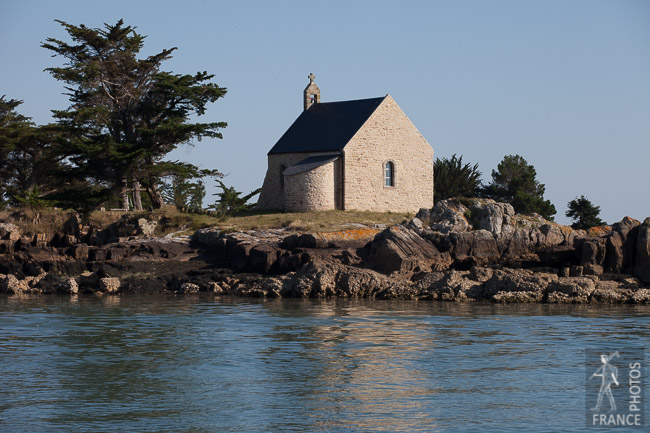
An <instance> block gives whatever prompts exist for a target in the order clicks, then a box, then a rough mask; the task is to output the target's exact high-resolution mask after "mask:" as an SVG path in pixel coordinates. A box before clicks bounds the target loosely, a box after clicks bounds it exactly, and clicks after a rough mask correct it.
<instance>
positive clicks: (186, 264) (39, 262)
mask: <svg viewBox="0 0 650 433" xmlns="http://www.w3.org/2000/svg"><path fill="white" fill-rule="evenodd" d="M155 226H156V221H152V220H147V219H142V218H140V219H139V218H137V217H133V216H129V215H125V216H124V217H123V218H122V219H121V220H120V221H118V222H116V223H113V224H111V225H110V226H108V227H106V228H105V229H103V230H97V229H96V228H93V227H84V226H82V225H81V224H80V221H79V220H78V219H77V217H76V216H73V217H72V218H71V219H70V220H69V221H68V222H67V223H66V224H65V225H64V227H63V228H62V230H61V232H59V233H56V234H54V235H52V236H46V235H43V234H36V235H34V236H23V235H22V233H21V232H20V229H19V228H18V227H17V226H15V225H13V224H11V223H0V293H6V294H10V295H21V294H47V293H70V294H77V293H92V294H95V295H116V294H118V295H119V294H123V293H198V292H209V293H212V294H214V295H219V296H249V297H267V298H328V297H339V298H375V299H418V300H440V301H489V302H502V303H507V302H544V303H634V304H649V303H650V218H646V219H645V221H643V222H640V221H637V220H634V219H632V218H628V217H626V218H624V219H623V220H622V221H620V222H617V223H615V224H613V225H612V226H611V227H609V226H608V227H598V228H594V229H590V230H589V231H583V230H574V229H572V228H570V227H567V226H562V225H559V224H556V223H553V222H549V221H546V220H544V219H543V218H541V217H539V216H537V215H532V216H530V215H517V214H515V212H514V210H513V208H512V206H510V205H509V204H505V203H497V202H494V201H492V200H481V199H472V200H453V199H452V200H444V201H441V202H438V203H437V204H436V206H435V207H434V208H433V209H431V210H429V209H422V210H420V212H419V213H418V214H417V216H416V217H415V218H414V219H412V220H410V221H408V222H404V223H402V224H399V225H392V226H389V227H367V226H359V227H358V228H356V229H348V230H342V231H339V232H333V233H297V232H291V231H288V230H286V229H269V230H258V231H248V232H231V233H228V232H224V231H220V230H217V229H210V228H207V229H200V230H198V231H196V232H195V233H194V235H193V236H192V237H191V238H190V237H179V238H175V237H171V236H166V237H154V236H153V234H154V233H155Z"/></svg>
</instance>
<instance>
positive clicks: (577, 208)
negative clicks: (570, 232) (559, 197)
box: [565, 195, 607, 230]
mask: <svg viewBox="0 0 650 433" xmlns="http://www.w3.org/2000/svg"><path fill="white" fill-rule="evenodd" d="M567 207H568V208H569V210H568V211H566V214H565V215H566V216H567V217H569V218H571V219H573V224H571V227H573V228H574V229H581V230H588V229H590V228H591V227H598V226H604V225H606V224H607V223H606V222H604V221H603V220H601V219H600V218H599V217H598V215H600V206H594V205H593V203H591V201H590V200H588V199H587V198H586V197H585V196H584V195H581V196H580V198H578V197H576V198H575V199H574V200H571V201H570V202H569V203H568V204H567Z"/></svg>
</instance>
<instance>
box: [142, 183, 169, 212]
mask: <svg viewBox="0 0 650 433" xmlns="http://www.w3.org/2000/svg"><path fill="white" fill-rule="evenodd" d="M146 188H147V194H149V197H150V198H151V205H152V206H153V207H154V209H160V208H161V207H163V205H164V204H165V201H164V200H163V198H162V195H160V191H158V187H157V186H156V184H155V183H154V182H150V183H148V184H147V186H146Z"/></svg>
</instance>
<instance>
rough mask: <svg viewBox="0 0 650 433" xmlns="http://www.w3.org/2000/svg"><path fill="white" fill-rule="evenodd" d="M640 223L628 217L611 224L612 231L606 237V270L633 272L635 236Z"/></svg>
mask: <svg viewBox="0 0 650 433" xmlns="http://www.w3.org/2000/svg"><path fill="white" fill-rule="evenodd" d="M640 224H641V222H640V221H637V220H635V219H633V218H630V217H625V218H623V220H621V221H619V222H617V223H614V224H612V232H611V234H610V235H609V236H608V237H607V244H606V259H605V269H606V270H607V272H623V273H627V274H631V273H633V272H634V255H635V253H636V238H637V234H638V228H639V225H640Z"/></svg>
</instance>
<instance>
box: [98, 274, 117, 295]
mask: <svg viewBox="0 0 650 433" xmlns="http://www.w3.org/2000/svg"><path fill="white" fill-rule="evenodd" d="M120 284H121V283H120V279H119V278H116V277H104V278H100V279H99V290H101V291H102V292H106V293H115V292H117V291H118V290H119V289H120Z"/></svg>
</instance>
